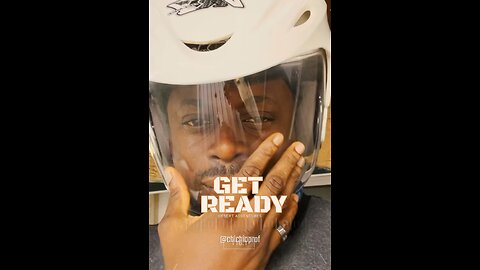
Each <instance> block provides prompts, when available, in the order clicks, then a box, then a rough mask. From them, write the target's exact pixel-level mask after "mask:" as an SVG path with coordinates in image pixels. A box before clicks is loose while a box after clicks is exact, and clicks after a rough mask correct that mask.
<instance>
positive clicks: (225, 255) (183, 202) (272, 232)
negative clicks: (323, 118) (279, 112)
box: [158, 133, 305, 269]
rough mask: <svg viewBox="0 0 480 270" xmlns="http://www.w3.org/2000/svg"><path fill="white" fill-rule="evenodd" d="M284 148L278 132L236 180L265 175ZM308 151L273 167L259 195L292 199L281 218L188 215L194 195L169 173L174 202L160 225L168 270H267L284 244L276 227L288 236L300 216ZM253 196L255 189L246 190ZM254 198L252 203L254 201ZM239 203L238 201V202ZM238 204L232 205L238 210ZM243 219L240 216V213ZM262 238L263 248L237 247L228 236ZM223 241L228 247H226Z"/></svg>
mask: <svg viewBox="0 0 480 270" xmlns="http://www.w3.org/2000/svg"><path fill="white" fill-rule="evenodd" d="M282 143H283V136H282V135H281V134H280V133H275V134H272V135H271V136H269V137H268V138H267V139H266V140H265V141H263V142H262V144H260V146H259V147H258V148H257V150H256V151H255V152H254V153H253V154H252V155H251V156H250V157H249V158H248V159H247V161H246V162H245V163H244V164H243V166H242V168H241V169H240V171H239V173H238V174H237V175H236V176H246V177H251V176H262V175H263V172H264V170H265V168H266V166H267V164H268V163H269V161H270V160H271V158H272V157H273V156H274V154H275V153H276V152H277V151H278V149H279V147H280V145H281V144H282ZM304 150H305V147H304V145H303V144H302V143H300V142H295V143H293V144H292V145H290V146H289V147H288V148H287V150H286V151H285V152H284V153H283V155H282V156H281V158H280V159H279V161H278V162H277V163H276V164H275V165H274V166H273V168H272V169H271V170H270V171H269V173H268V174H267V176H266V177H265V179H264V181H263V183H262V185H261V186H260V189H259V192H258V194H256V195H255V196H280V195H288V198H287V200H286V202H285V205H284V209H283V212H282V213H276V212H275V209H274V208H272V209H271V210H270V211H269V212H268V213H248V214H246V215H250V216H252V217H250V216H248V217H245V216H244V217H237V218H235V217H234V215H232V214H228V213H227V214H226V215H225V214H222V213H212V212H208V213H205V214H203V215H202V216H198V217H193V216H189V215H188V209H189V207H190V195H189V192H188V187H187V184H186V183H185V180H184V179H183V177H182V175H181V174H180V173H179V172H178V171H177V170H176V169H174V168H171V167H170V168H167V172H168V173H169V174H170V179H166V180H167V181H169V183H168V184H169V189H170V199H169V202H168V207H167V210H166V212H165V215H164V217H163V219H162V221H161V222H160V224H159V226H158V233H159V236H160V241H161V245H162V250H163V257H164V263H165V268H166V269H225V268H228V269H263V268H265V266H266V264H267V263H268V259H269V258H270V255H271V254H272V252H273V251H274V250H275V248H277V246H278V245H279V244H280V243H281V237H280V234H279V233H278V232H277V231H276V225H277V223H279V224H281V225H282V226H283V227H284V228H285V229H286V230H287V232H288V231H289V230H290V227H291V223H292V221H293V218H294V217H295V214H296V212H297V207H298V205H297V203H298V196H297V195H295V194H292V192H293V189H294V188H295V186H296V183H297V181H298V178H299V176H300V173H301V171H302V167H303V165H304V163H305V159H304V158H303V157H302V153H303V151H304ZM247 190H248V194H250V192H251V185H250V186H247ZM253 200H254V198H252V199H251V202H253ZM237 201H238V198H236V200H235V203H236V202H237ZM235 205H236V204H233V206H235ZM239 215H240V214H239ZM231 236H234V237H242V236H246V237H257V239H258V237H259V240H260V241H259V242H258V243H250V244H243V245H239V246H238V245H234V243H225V241H222V239H223V240H225V237H231ZM222 242H223V243H222Z"/></svg>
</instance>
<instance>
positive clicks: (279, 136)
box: [273, 133, 283, 146]
mask: <svg viewBox="0 0 480 270" xmlns="http://www.w3.org/2000/svg"><path fill="white" fill-rule="evenodd" d="M282 142H283V135H282V134H280V133H279V134H277V135H275V137H273V144H275V145H276V146H280V145H281V144H282Z"/></svg>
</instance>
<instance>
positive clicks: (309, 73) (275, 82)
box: [149, 50, 326, 213]
mask: <svg viewBox="0 0 480 270" xmlns="http://www.w3.org/2000/svg"><path fill="white" fill-rule="evenodd" d="M186 76H188V75H186ZM325 79H326V65H325V54H324V51H323V50H320V51H317V52H315V53H313V54H309V55H304V56H301V57H297V58H295V59H292V60H291V61H287V62H284V63H282V64H280V65H277V66H274V67H272V68H270V69H267V70H265V71H262V72H258V73H255V74H252V75H249V76H245V77H241V78H236V79H232V80H229V81H221V82H215V83H208V84H199V85H170V84H162V83H156V82H150V101H149V102H150V121H151V123H150V124H151V128H150V149H151V151H152V153H153V154H154V156H155V160H156V162H157V165H158V167H159V169H160V171H162V173H163V172H164V170H165V168H166V167H167V166H173V167H175V168H176V169H177V170H178V171H179V172H180V173H181V174H182V175H183V177H184V178H185V181H186V183H187V185H188V187H189V190H190V195H191V205H192V211H193V212H197V213H198V212H199V211H198V207H199V202H200V196H202V195H214V194H215V192H214V191H213V188H212V187H213V180H214V179H215V177H218V176H227V177H230V176H234V175H235V173H237V172H238V171H239V170H240V168H241V167H242V165H243V163H244V162H245V161H246V160H247V159H248V158H249V157H250V155H251V154H252V153H253V152H254V151H255V150H256V149H257V147H258V146H259V145H260V143H261V142H262V141H264V140H265V139H266V138H267V137H268V136H269V135H271V134H273V133H275V132H280V133H282V134H283V136H284V138H285V139H284V143H283V144H282V146H281V148H280V149H279V151H277V153H276V155H275V156H274V158H273V159H272V160H271V161H270V163H269V165H268V166H267V169H266V170H265V172H264V175H263V176H264V177H265V176H266V175H267V174H268V171H269V169H270V168H271V167H272V166H273V165H274V164H275V163H276V162H277V161H278V159H279V158H280V156H281V154H282V153H283V151H284V150H285V149H286V148H287V147H288V146H289V145H290V144H291V143H293V142H295V141H300V142H302V143H303V144H304V145H305V152H304V154H303V156H304V157H305V160H306V162H305V166H304V168H303V171H302V174H301V176H300V178H299V183H298V186H297V189H299V188H300V187H302V186H303V184H304V183H305V182H306V181H307V180H308V178H309V177H310V175H311V174H312V172H313V170H314V168H315V164H316V160H317V155H318V150H319V148H320V141H321V138H320V137H321V130H322V126H321V125H322V122H323V121H322V119H323V117H324V114H325V113H326V112H324V109H325V108H324V106H323V103H324V97H325V88H324V86H325Z"/></svg>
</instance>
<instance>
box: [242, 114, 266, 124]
mask: <svg viewBox="0 0 480 270" xmlns="http://www.w3.org/2000/svg"><path fill="white" fill-rule="evenodd" d="M272 120H273V119H272V118H270V117H265V116H264V117H252V118H248V119H245V120H243V122H246V123H249V124H259V123H265V122H270V121H272Z"/></svg>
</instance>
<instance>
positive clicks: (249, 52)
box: [149, 0, 331, 141]
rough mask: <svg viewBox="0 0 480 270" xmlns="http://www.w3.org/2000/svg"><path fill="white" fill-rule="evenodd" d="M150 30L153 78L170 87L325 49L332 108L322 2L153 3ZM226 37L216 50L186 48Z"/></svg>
mask: <svg viewBox="0 0 480 270" xmlns="http://www.w3.org/2000/svg"><path fill="white" fill-rule="evenodd" d="M305 12H309V13H310V16H309V17H308V19H307V20H306V21H305V22H304V23H302V24H300V25H297V26H295V25H296V23H297V21H298V20H299V18H300V17H301V16H302V15H303V14H304V13H305ZM149 27H150V31H149V32H150V37H149V38H150V43H149V44H150V48H149V54H150V59H149V61H150V62H149V80H150V81H153V82H159V83H166V84H182V85H186V84H202V83H211V82H218V81H225V80H231V79H234V78H239V77H242V76H246V75H250V74H253V73H256V72H260V71H262V70H265V69H268V68H270V67H272V66H275V65H278V64H280V63H282V62H283V61H286V60H288V59H290V58H293V57H295V56H298V55H301V54H304V53H306V52H310V51H313V50H315V49H318V48H323V49H325V50H326V53H327V82H326V88H327V89H326V90H327V91H326V99H325V100H324V103H323V106H324V108H326V107H328V105H329V102H330V77H331V72H330V70H331V68H330V55H331V51H330V27H329V25H328V18H327V5H326V3H325V1H323V0H178V1H175V0H150V25H149ZM225 39H228V41H227V42H226V43H225V44H224V45H223V46H221V47H219V48H218V49H215V50H212V51H205V52H200V51H196V50H193V49H191V48H189V47H188V46H187V45H185V43H189V44H192V43H193V44H209V43H215V42H217V41H219V40H225ZM325 115H326V114H325ZM322 120H323V122H324V121H326V117H325V118H324V119H322ZM324 130H325V129H324ZM322 133H324V132H322ZM324 136H325V134H322V141H323V138H324Z"/></svg>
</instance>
